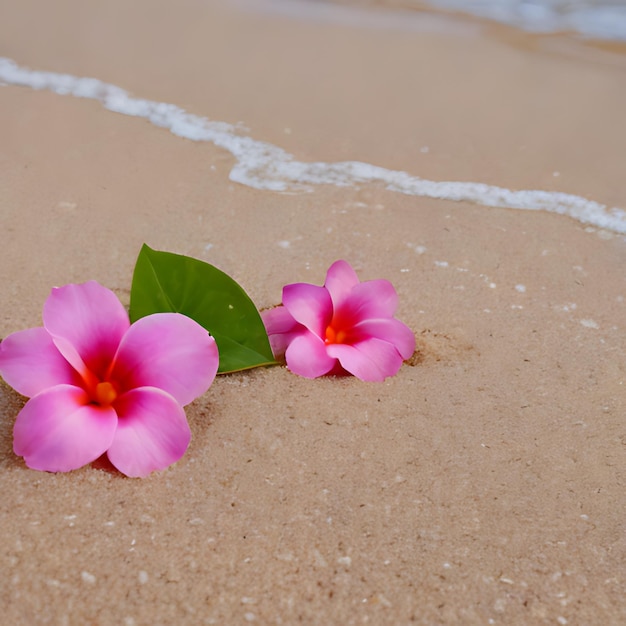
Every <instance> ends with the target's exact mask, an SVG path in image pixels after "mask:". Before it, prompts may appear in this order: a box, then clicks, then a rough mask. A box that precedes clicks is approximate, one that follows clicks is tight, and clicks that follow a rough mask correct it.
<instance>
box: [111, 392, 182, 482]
mask: <svg viewBox="0 0 626 626" xmlns="http://www.w3.org/2000/svg"><path fill="white" fill-rule="evenodd" d="M115 409H116V411H117V414H118V416H119V422H118V427H117V430H116V432H115V438H114V439H113V443H112V444H111V445H110V447H109V449H108V451H107V456H108V457H109V460H110V461H111V463H113V465H115V467H117V469H118V470H119V471H120V472H122V473H124V474H126V475H127V476H135V477H136V476H147V475H148V474H150V472H154V471H157V470H162V469H165V468H166V467H168V466H169V465H171V464H172V463H175V462H176V461H178V459H180V458H181V457H182V456H183V454H185V451H186V450H187V446H188V445H189V441H190V440H191V431H190V429H189V424H188V423H187V418H186V417H185V411H184V409H183V408H182V407H181V406H180V404H178V402H176V400H175V399H174V398H173V397H172V396H171V395H169V394H168V393H166V392H165V391H162V390H161V389H156V388H154V387H141V388H139V389H133V390H132V391H129V392H128V393H125V394H124V395H122V396H120V398H119V399H118V400H117V402H116V403H115Z"/></svg>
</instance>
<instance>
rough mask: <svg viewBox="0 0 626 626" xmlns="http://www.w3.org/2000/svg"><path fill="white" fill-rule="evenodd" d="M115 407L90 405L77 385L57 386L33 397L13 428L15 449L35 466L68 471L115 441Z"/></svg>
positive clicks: (98, 453)
mask: <svg viewBox="0 0 626 626" xmlns="http://www.w3.org/2000/svg"><path fill="white" fill-rule="evenodd" d="M116 426H117V416H116V414H115V411H114V410H113V409H112V408H110V407H109V408H103V407H97V406H94V405H92V404H89V398H88V396H87V394H86V393H85V392H84V391H83V390H82V389H80V388H78V387H73V386H71V385H58V386H56V387H51V388H50V389H48V390H46V391H44V392H42V393H40V394H39V395H37V396H35V397H34V398H31V399H30V400H29V401H28V402H27V403H26V405H25V406H24V408H23V409H22V410H21V411H20V413H19V414H18V416H17V419H16V421H15V426H14V428H13V450H14V451H15V454H17V455H19V456H23V457H24V460H25V461H26V465H28V467H30V468H32V469H37V470H43V471H47V472H68V471H70V470H73V469H77V468H79V467H82V466H83V465H86V464H87V463H91V461H94V460H95V459H97V458H98V457H99V456H100V455H101V454H102V453H103V452H105V451H106V449H107V448H108V447H109V445H110V444H111V441H113V435H114V434H115V428H116Z"/></svg>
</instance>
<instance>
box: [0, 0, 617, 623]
mask: <svg viewBox="0 0 626 626" xmlns="http://www.w3.org/2000/svg"><path fill="white" fill-rule="evenodd" d="M1 14H2V20H1V21H0V42H1V43H0V55H4V56H7V57H11V58H13V59H14V60H16V62H18V63H20V64H22V65H26V66H30V67H33V68H37V69H46V70H51V71H57V72H69V73H72V74H75V75H78V76H96V77H97V78H100V79H102V80H105V81H107V82H110V83H114V84H116V85H120V86H121V87H124V88H125V89H128V90H129V91H131V92H132V93H133V94H134V95H136V96H140V97H145V98H150V99H153V100H159V101H164V102H173V103H175V104H177V105H179V106H182V107H184V108H185V109H187V110H188V111H191V112H193V113H197V114H199V115H206V116H208V117H210V118H211V119H214V120H222V121H226V122H231V123H236V122H242V123H243V124H245V126H246V127H247V128H248V129H249V130H248V131H247V132H249V134H250V135H251V136H254V137H255V138H256V139H261V140H265V141H270V142H272V143H274V144H276V145H279V146H281V147H283V148H285V149H286V150H288V151H289V152H291V153H293V154H294V155H295V156H296V157H297V158H298V159H300V160H324V161H334V160H341V159H360V160H362V161H367V162H370V163H374V164H378V165H383V166H385V167H390V168H394V169H404V170H407V171H410V172H412V173H414V174H417V175H419V176H423V177H425V178H432V179H434V180H474V181H479V182H486V183H490V184H497V185H501V186H506V187H511V188H518V189H519V188H522V189H523V188H539V189H548V190H551V189H553V190H560V191H567V192H570V193H576V194H581V195H583V196H585V197H588V198H592V199H594V200H597V201H600V202H603V203H607V204H609V205H615V206H621V207H625V206H626V193H625V191H624V184H623V180H624V179H623V171H624V169H623V168H624V163H625V156H626V148H625V146H626V124H624V113H623V112H624V110H626V81H625V78H626V74H625V67H626V63H625V62H624V59H625V58H624V57H620V56H617V55H611V54H609V53H608V52H606V53H605V52H604V51H601V50H597V49H592V48H587V47H583V46H581V45H578V46H577V45H574V44H572V43H571V42H570V43H568V42H567V41H566V40H562V41H560V40H558V39H553V40H550V39H549V38H548V39H541V40H537V39H533V38H530V37H528V38H526V39H524V37H522V36H521V35H519V34H517V35H516V36H515V37H513V38H507V36H506V32H508V31H499V34H498V36H496V37H494V36H492V34H493V29H492V30H491V31H488V32H485V31H481V30H480V29H479V28H478V27H477V25H476V23H475V22H472V23H471V24H469V23H468V24H467V25H464V24H463V23H461V22H458V23H456V22H455V23H451V24H450V26H449V31H447V30H446V29H445V28H444V29H441V30H440V31H439V32H427V31H424V29H421V26H420V24H422V23H423V22H419V24H418V22H415V25H414V24H413V22H411V21H410V20H408V19H407V20H402V22H403V23H404V26H403V27H398V28H392V27H389V28H386V29H383V28H380V29H376V28H374V27H371V26H367V25H361V26H356V25H354V26H352V25H350V24H332V23H328V22H324V21H316V20H309V21H299V20H297V19H290V18H286V17H278V16H276V15H263V14H261V13H252V12H250V13H246V12H242V11H239V10H236V9H234V8H229V7H228V6H226V5H219V4H216V5H213V4H211V3H204V2H203V3H199V2H195V1H193V0H184V1H182V2H177V3H173V2H163V1H160V2H148V0H141V1H138V2H134V3H126V2H122V0H113V1H111V2H108V3H97V2H87V3H85V2H79V1H78V0H64V1H63V2H58V3H40V2H35V1H34V0H20V2H17V1H4V2H2V11H1ZM413 26H415V27H413ZM420 29H421V30H422V31H423V32H420ZM490 33H491V34H490ZM520 42H523V45H522V44H521V43H520ZM572 50H575V54H574V53H572ZM425 146H428V152H426V151H425V150H424V148H425ZM232 164H233V159H232V157H231V155H230V154H228V153H226V152H224V151H223V150H220V149H218V148H216V147H214V146H212V145H210V144H205V143H193V142H191V141H187V140H183V139H180V138H177V137H174V136H173V135H171V134H170V133H168V132H167V131H165V130H160V129H158V128H156V127H154V126H152V125H150V124H149V123H147V122H146V121H144V120H141V119H134V118H130V117H125V116H122V115H116V114H114V113H111V112H109V111H106V110H104V109H103V108H102V107H101V106H100V105H99V104H98V103H96V102H92V101H86V100H79V99H75V98H71V97H62V96H58V95H54V94H52V93H49V92H35V91H32V90H30V89H25V88H18V87H12V86H5V87H1V88H0V212H1V213H0V215H1V218H2V230H3V235H4V237H3V244H2V252H1V253H0V258H1V261H2V262H1V263H0V294H1V297H2V300H1V302H2V315H1V317H0V336H6V335H7V334H8V333H10V332H13V331H16V330H20V329H22V328H26V327H29V326H34V325H39V324H40V316H41V307H42V305H43V301H44V299H45V297H46V296H47V294H48V292H49V290H50V288H51V286H53V285H60V284H65V283H69V282H81V281H85V280H88V279H96V280H98V281H100V282H101V283H102V284H104V285H106V286H109V287H111V288H113V289H114V290H115V291H116V293H118V295H119V296H120V297H121V299H122V301H123V302H125V303H127V302H128V295H129V287H130V281H131V273H132V269H133V265H134V261H135V258H136V255H137V253H138V252H139V248H140V246H141V244H142V243H143V242H146V243H148V244H149V245H150V246H152V247H155V248H161V249H167V250H171V251H174V252H178V253H182V254H189V255H192V256H196V257H199V258H202V259H204V260H207V261H209V262H211V263H213V264H215V265H217V266H218V267H220V268H221V269H223V270H224V271H226V272H228V273H229V274H231V275H232V276H233V277H234V278H236V279H237V280H238V281H240V282H241V283H242V284H243V285H244V287H245V288H246V289H247V290H248V292H249V294H250V295H251V297H252V298H253V299H254V301H255V302H256V303H257V304H258V305H259V306H260V307H267V306H271V305H273V304H276V303H277V302H278V301H279V299H280V290H281V287H282V285H283V284H285V283H287V282H296V281H309V282H315V283H321V282H322V281H323V278H324V273H325V271H326V268H327V267H328V265H329V264H330V263H331V262H332V261H334V260H335V259H337V258H344V259H346V260H348V261H350V262H351V263H352V264H353V265H354V266H355V267H356V268H357V270H358V272H359V274H360V276H361V277H362V278H363V279H368V278H381V277H385V278H388V279H390V280H391V281H392V282H393V283H394V285H395V286H396V287H397V290H398V292H399V295H400V309H399V317H400V318H401V319H402V320H403V321H404V322H405V323H407V324H408V325H409V326H410V327H411V328H412V329H414V330H415V333H416V335H417V338H418V346H419V349H418V352H417V353H416V355H415V356H414V358H413V359H412V360H411V362H410V364H407V365H405V366H404V367H403V368H402V369H401V371H400V373H399V374H398V375H397V376H396V377H394V378H391V379H389V380H387V381H386V382H385V383H382V384H366V383H362V382H360V381H358V380H355V379H340V380H336V379H319V380H314V381H311V380H305V379H302V378H298V377H296V376H294V375H293V374H291V373H290V372H289V371H288V370H286V369H285V368H284V367H275V368H269V369H264V370H254V371H252V372H248V373H240V374H235V375H229V376H223V377H219V378H218V379H217V380H216V382H215V383H214V385H213V386H212V388H211V389H210V390H209V392H208V393H207V394H206V395H205V396H203V397H202V398H200V399H199V400H197V401H196V402H195V403H193V404H192V405H191V406H189V407H188V409H187V414H188V417H189V420H190V423H191V428H192V431H193V441H192V444H191V446H190V449H189V451H188V453H187V454H186V456H185V457H184V458H183V459H182V460H181V461H180V462H178V463H177V464H176V465H175V466H173V467H171V468H170V469H168V470H167V471H164V472H162V473H160V474H156V475H152V476H150V477H149V478H147V479H143V480H136V479H127V478H124V477H122V476H120V475H118V474H113V473H109V472H105V471H102V470H97V469H94V468H92V467H85V468H83V469H81V470H79V471H75V472H72V473H69V474H58V475H53V474H46V473H40V472H35V471H32V470H29V469H27V468H26V467H25V465H24V463H23V461H22V459H20V458H18V457H16V456H15V455H14V454H13V452H12V435H11V432H12V425H13V422H14V419H15V415H16V414H17V412H18V411H19V409H20V407H21V406H22V404H23V399H22V398H21V397H20V396H18V395H17V394H16V393H15V392H13V390H11V389H10V388H8V387H7V386H6V385H4V384H3V385H2V386H0V415H1V416H2V420H1V422H0V488H1V493H2V500H1V503H0V533H1V539H2V541H1V542H0V543H1V545H2V548H1V549H0V583H1V584H0V606H1V607H2V610H3V613H4V615H3V618H2V621H3V623H6V624H12V625H22V624H24V625H32V624H71V625H74V624H78V625H82V624H99V625H109V624H111V625H113V624H124V625H131V624H136V625H151V626H152V625H157V624H164V625H169V624H177V625H178V624H226V625H231V624H246V623H258V624H296V623H304V624H338V625H343V624H364V623H370V624H389V625H402V624H503V625H510V624H598V625H600V624H601V625H609V624H611V625H613V624H615V625H617V624H623V623H626V601H625V600H624V597H625V594H626V532H625V522H624V510H625V506H626V494H625V490H624V488H625V480H626V473H625V470H624V467H625V452H626V426H625V421H624V417H625V415H626V383H625V381H626V356H625V355H626V349H625V348H626V333H625V330H626V322H625V313H626V301H625V299H626V278H625V274H624V268H625V267H626V243H625V241H624V237H623V236H613V235H611V234H610V233H603V232H602V231H598V230H597V229H588V228H587V229H586V228H585V227H584V226H582V225H581V224H579V223H578V222H575V221H574V220H572V219H569V218H566V217H560V216H555V215H549V214H542V213H533V212H519V211H518V212H516V211H511V210H504V209H486V208H484V207H481V206H476V205H470V204H466V203H453V202H445V201H435V200H428V199H423V198H416V197H408V196H402V195H399V194H394V193H392V192H389V191H385V190H384V189H381V188H379V187H377V186H375V185H363V186H361V187H359V188H343V189H340V188H334V187H319V188H316V189H314V190H313V191H311V192H309V193H304V192H303V193H289V194H280V193H272V192H267V191H257V190H253V189H250V188H248V187H245V186H242V185H238V184H235V183H232V182H230V181H229V180H228V173H229V171H230V168H231V166H232ZM554 172H558V176H557V175H555V174H554ZM286 242H289V243H288V244H287V243H286ZM522 286H523V287H522Z"/></svg>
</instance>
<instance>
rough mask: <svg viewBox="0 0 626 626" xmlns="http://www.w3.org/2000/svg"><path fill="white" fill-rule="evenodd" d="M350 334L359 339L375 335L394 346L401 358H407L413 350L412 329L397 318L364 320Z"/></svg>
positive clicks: (413, 336) (413, 337)
mask: <svg viewBox="0 0 626 626" xmlns="http://www.w3.org/2000/svg"><path fill="white" fill-rule="evenodd" d="M352 336H353V337H357V338H359V339H360V340H363V339H367V338H369V337H376V338H377V339H382V340H383V341H387V342H388V343H390V344H392V345H393V346H395V348H396V350H397V351H398V352H399V353H400V356H401V357H402V358H403V359H408V358H409V357H410V356H411V355H412V354H413V352H415V335H414V334H413V331H412V330H411V329H410V328H409V327H408V326H407V325H406V324H403V323H402V322H401V321H400V320H397V319H377V320H365V321H364V322H361V323H360V324H357V326H355V327H354V328H353V329H352Z"/></svg>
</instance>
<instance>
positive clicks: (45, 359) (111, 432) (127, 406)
mask: <svg viewBox="0 0 626 626" xmlns="http://www.w3.org/2000/svg"><path fill="white" fill-rule="evenodd" d="M43 322H44V325H43V328H41V327H40V328H30V329H28V330H23V331H20V332H17V333H14V334H12V335H10V336H8V337H7V338H6V339H4V340H3V341H2V343H0V374H1V375H2V377H3V378H4V379H5V380H6V382H7V383H8V384H9V385H11V386H12V387H14V388H15V389H16V391H18V392H19V393H21V394H22V395H25V396H27V397H29V398H30V400H28V402H27V403H26V405H25V406H24V408H23V409H22V410H21V411H20V413H19V415H18V416H17V420H16V422H15V427H14V430H13V435H14V442H13V449H14V451H15V453H16V454H17V455H19V456H23V457H24V460H25V461H26V465H28V466H29V467H31V468H33V469H37V470H44V471H49V472H66V471H69V470H72V469H76V468H79V467H81V466H83V465H85V464H87V463H90V462H92V461H94V460H96V459H98V458H99V457H100V456H101V455H103V454H104V453H105V452H106V454H107V456H108V458H109V461H110V462H111V463H112V464H113V465H114V466H115V467H116V468H117V469H118V470H119V471H120V472H123V473H124V474H126V475H127V476H146V475H147V474H149V473H150V472H152V471H154V470H160V469H164V468H166V467H167V466H169V465H170V464H172V463H174V462H175V461H177V460H178V459H180V458H181V457H182V455H183V454H184V453H185V451H186V449H187V446H188V445H189V441H190V439H191V431H190V430H189V425H188V423H187V419H186V417H185V411H184V409H183V406H185V405H186V404H189V403H190V402H191V401H192V400H194V399H195V398H196V397H198V396H199V395H201V394H203V393H204V392H205V391H206V390H207V389H208V388H209V387H210V386H211V383H212V382H213V379H214V378H215V374H216V372H217V367H218V362H219V357H218V353H217V346H216V344H215V340H214V339H213V338H212V337H211V336H209V334H208V333H207V331H206V330H205V329H204V328H202V327H201V326H200V325H199V324H197V323H196V322H194V321H193V320H192V319H190V318H188V317H185V316H184V315H180V314H178V313H158V314H155V315H149V316H147V317H144V318H142V319H140V320H138V321H136V322H135V323H134V324H132V325H131V324H130V321H129V319H128V314H127V313H126V310H125V309H124V307H123V306H122V304H121V303H120V301H119V300H118V299H117V298H116V296H115V294H114V293H113V292H112V291H110V290H109V289H106V288H105V287H103V286H102V285H100V284H98V283H97V282H95V281H90V282H87V283H83V284H81V285H66V286H65V287H60V288H56V289H53V290H52V293H51V294H50V296H49V297H48V299H47V300H46V303H45V305H44V309H43Z"/></svg>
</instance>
